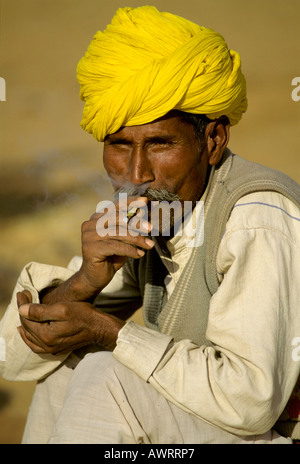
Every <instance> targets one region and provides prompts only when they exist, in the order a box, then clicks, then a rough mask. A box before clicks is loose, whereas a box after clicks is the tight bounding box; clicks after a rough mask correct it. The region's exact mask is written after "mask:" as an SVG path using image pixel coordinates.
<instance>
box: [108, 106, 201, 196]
mask: <svg viewBox="0 0 300 464" xmlns="http://www.w3.org/2000/svg"><path fill="white" fill-rule="evenodd" d="M103 161H104V167H105V169H106V171H107V173H108V175H109V177H110V178H111V180H112V182H113V185H114V187H115V188H119V187H121V186H125V185H126V186H128V185H130V186H135V187H140V186H143V185H145V188H146V187H149V188H151V189H164V190H167V191H169V192H171V193H174V194H177V195H178V196H179V197H180V198H181V200H184V201H188V200H191V201H196V200H198V199H199V198H200V196H201V194H202V192H203V190H204V187H205V179H206V174H207V169H208V166H209V156H208V151H207V149H206V147H205V144H204V148H202V149H200V147H199V140H198V139H197V137H196V135H195V133H194V128H193V126H192V125H190V124H188V123H186V122H184V121H182V119H181V118H180V117H179V116H176V115H172V114H170V115H169V116H165V117H164V118H161V119H158V120H156V121H154V122H152V123H150V124H144V125H141V126H131V127H124V128H122V129H120V130H119V131H118V132H116V133H115V134H112V135H109V136H108V137H107V138H106V140H105V142H104V152H103Z"/></svg>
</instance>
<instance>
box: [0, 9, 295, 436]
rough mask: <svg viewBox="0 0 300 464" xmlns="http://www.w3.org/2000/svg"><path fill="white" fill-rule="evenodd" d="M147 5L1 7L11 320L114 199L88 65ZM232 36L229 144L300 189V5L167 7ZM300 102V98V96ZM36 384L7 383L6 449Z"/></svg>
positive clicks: (1, 401)
mask: <svg viewBox="0 0 300 464" xmlns="http://www.w3.org/2000/svg"><path fill="white" fill-rule="evenodd" d="M142 4H143V3H140V2H137V1H134V0H132V1H126V2H125V1H122V0H119V1H116V0H110V1H109V2H108V1H107V0H42V1H41V0H2V1H1V2H0V6H1V19H0V28H1V31H0V40H1V42H0V76H1V77H3V78H5V80H6V85H7V92H6V99H7V101H6V102H0V217H1V229H0V230H1V247H0V316H1V315H2V314H3V311H4V310H5V308H6V306H7V304H8V302H9V301H10V296H11V293H12V291H13V288H14V284H15V281H16V279H17V276H18V274H19V272H20V270H21V269H22V267H23V266H24V265H25V264H26V263H27V262H28V261H40V262H47V263H52V264H60V265H66V264H67V262H68V261H69V259H70V258H71V257H72V256H73V255H74V254H76V253H80V224H81V222H82V221H83V220H85V219H86V218H88V217H89V216H90V215H91V214H92V213H93V212H94V210H95V207H96V205H97V203H98V202H99V201H100V200H102V199H104V198H107V196H108V195H110V193H111V188H110V186H109V184H108V182H107V180H106V178H105V175H104V174H103V168H102V161H101V150H102V146H101V144H98V143H97V142H96V141H95V140H94V139H93V137H92V136H90V135H88V134H86V133H85V132H84V131H83V130H82V129H81V128H80V120H81V112H82V108H83V103H82V102H81V101H80V100H79V97H78V92H79V89H78V85H77V81H76V76H75V70H76V65H77V62H78V61H79V59H80V57H81V56H82V54H83V53H84V52H85V50H86V48H87V46H88V44H89V42H90V40H91V39H92V36H93V35H94V33H95V32H96V31H97V30H99V29H103V28H105V26H106V25H107V24H108V23H109V22H110V20H111V18H112V16H113V14H114V13H115V11H116V9H117V8H118V7H122V6H133V7H135V6H140V5H142ZM149 4H152V5H155V6H156V7H157V8H158V9H160V10H162V11H170V12H172V13H175V14H179V15H181V16H185V17H186V18H188V19H190V20H192V21H194V22H197V23H199V24H201V25H203V26H207V27H211V28H213V29H215V30H217V31H218V32H220V33H222V34H223V35H224V37H225V39H226V40H227V43H228V46H229V47H230V48H233V49H236V50H238V51H239V52H240V54H241V57H242V64H243V70H244V73H245V75H246V78H247V82H248V97H249V109H248V112H247V113H246V114H245V115H244V117H243V119H242V121H241V122H240V124H239V125H238V126H236V127H234V128H233V129H232V135H231V142H230V148H231V149H232V150H233V151H235V152H236V153H238V154H240V155H242V156H244V157H246V158H248V159H250V160H254V161H258V162H261V163H262V164H265V165H267V166H270V167H273V168H276V169H279V170H281V171H283V172H285V173H287V174H288V175H290V176H291V177H293V178H294V179H295V180H297V181H298V182H300V159H299V148H300V130H299V129H300V127H299V126H300V124H299V123H300V101H299V102H294V101H293V100H292V97H291V93H292V90H293V87H292V85H291V82H292V79H293V78H294V77H297V76H300V41H299V17H300V2H299V0H285V1H283V0H251V2H249V1H246V0H227V1H225V0H214V1H213V2H210V1H208V0H204V1H202V0H184V1H182V0H181V1H179V0H162V1H153V2H151V3H149ZM299 94H300V92H299ZM33 387H34V385H33V384H32V383H13V382H6V381H4V380H2V379H0V443H19V442H20V438H21V435H22V430H23V427H24V421H25V417H26V414H27V411H28V407H29V403H30V399H31V396H32V391H33Z"/></svg>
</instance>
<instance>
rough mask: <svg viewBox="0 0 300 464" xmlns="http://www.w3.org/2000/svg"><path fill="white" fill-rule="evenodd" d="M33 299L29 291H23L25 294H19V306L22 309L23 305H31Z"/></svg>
mask: <svg viewBox="0 0 300 464" xmlns="http://www.w3.org/2000/svg"><path fill="white" fill-rule="evenodd" d="M31 302H32V297H31V293H30V292H29V291H28V290H23V292H18V293H17V305H18V307H20V306H21V305H23V304H27V303H31Z"/></svg>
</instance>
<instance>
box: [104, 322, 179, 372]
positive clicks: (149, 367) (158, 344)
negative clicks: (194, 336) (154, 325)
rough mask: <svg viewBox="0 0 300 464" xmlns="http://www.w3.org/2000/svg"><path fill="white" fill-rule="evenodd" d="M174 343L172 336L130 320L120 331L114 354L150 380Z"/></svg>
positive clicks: (120, 360)
mask: <svg viewBox="0 0 300 464" xmlns="http://www.w3.org/2000/svg"><path fill="white" fill-rule="evenodd" d="M172 344H173V339H172V337H170V336H168V335H165V334H162V333H160V332H156V331H155V330H152V329H148V328H147V327H142V326H140V325H138V324H136V323H135V322H133V321H129V322H127V324H125V325H124V327H123V328H122V329H121V330H120V332H119V335H118V340H117V346H116V348H115V349H114V351H113V356H114V358H115V359H117V360H118V361H119V362H121V363H122V364H124V365H125V366H127V367H128V368H129V369H131V370H132V371H134V372H135V373H136V374H137V375H138V376H139V377H141V378H142V379H144V380H145V381H148V379H149V378H150V377H151V375H152V373H153V372H154V370H155V369H156V366H157V365H158V364H159V362H160V360H161V359H162V357H163V356H164V354H165V353H166V351H167V350H168V349H169V347H170V346H171V345H172Z"/></svg>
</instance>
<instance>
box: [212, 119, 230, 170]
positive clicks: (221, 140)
mask: <svg viewBox="0 0 300 464" xmlns="http://www.w3.org/2000/svg"><path fill="white" fill-rule="evenodd" d="M206 130H207V132H206V137H207V138H206V140H207V151H208V162H209V164H210V165H211V166H214V165H216V164H218V163H219V162H220V161H221V159H222V156H223V153H224V150H225V148H226V147H227V145H228V142H229V132H230V122H229V119H228V118H227V116H221V117H220V118H218V119H216V120H215V121H213V122H211V123H209V124H208V125H207V128H206Z"/></svg>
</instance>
